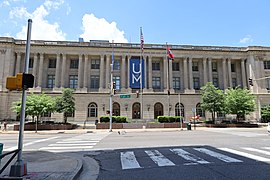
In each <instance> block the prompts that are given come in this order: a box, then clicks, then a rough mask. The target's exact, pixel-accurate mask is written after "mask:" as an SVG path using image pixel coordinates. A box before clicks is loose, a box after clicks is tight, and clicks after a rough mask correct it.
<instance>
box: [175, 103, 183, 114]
mask: <svg viewBox="0 0 270 180" xmlns="http://www.w3.org/2000/svg"><path fill="white" fill-rule="evenodd" d="M175 116H182V117H185V107H184V105H183V104H182V103H180V108H179V103H177V104H176V105H175Z"/></svg>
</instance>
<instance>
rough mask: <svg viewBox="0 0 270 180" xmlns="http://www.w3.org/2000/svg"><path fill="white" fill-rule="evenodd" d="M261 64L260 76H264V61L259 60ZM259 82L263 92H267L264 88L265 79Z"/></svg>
mask: <svg viewBox="0 0 270 180" xmlns="http://www.w3.org/2000/svg"><path fill="white" fill-rule="evenodd" d="M260 64H261V73H262V75H261V77H265V71H264V62H263V61H260ZM261 84H262V89H263V90H264V92H265V93H267V89H266V80H261Z"/></svg>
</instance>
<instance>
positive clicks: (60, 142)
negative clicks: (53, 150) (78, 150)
mask: <svg viewBox="0 0 270 180" xmlns="http://www.w3.org/2000/svg"><path fill="white" fill-rule="evenodd" d="M98 142H99V141H71V140H65V141H58V142H56V143H59V144H62V143H63V144H68V143H98Z"/></svg>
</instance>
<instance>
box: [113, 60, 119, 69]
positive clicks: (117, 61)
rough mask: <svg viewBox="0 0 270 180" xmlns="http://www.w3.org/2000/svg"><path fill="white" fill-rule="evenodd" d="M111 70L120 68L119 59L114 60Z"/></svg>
mask: <svg viewBox="0 0 270 180" xmlns="http://www.w3.org/2000/svg"><path fill="white" fill-rule="evenodd" d="M113 70H120V61H119V60H115V61H114V63H113Z"/></svg>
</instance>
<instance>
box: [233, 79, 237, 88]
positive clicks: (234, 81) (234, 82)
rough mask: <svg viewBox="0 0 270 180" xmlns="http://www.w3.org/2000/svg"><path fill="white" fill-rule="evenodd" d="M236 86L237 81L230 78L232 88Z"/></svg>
mask: <svg viewBox="0 0 270 180" xmlns="http://www.w3.org/2000/svg"><path fill="white" fill-rule="evenodd" d="M236 86H237V80H236V78H232V87H233V88H236Z"/></svg>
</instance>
